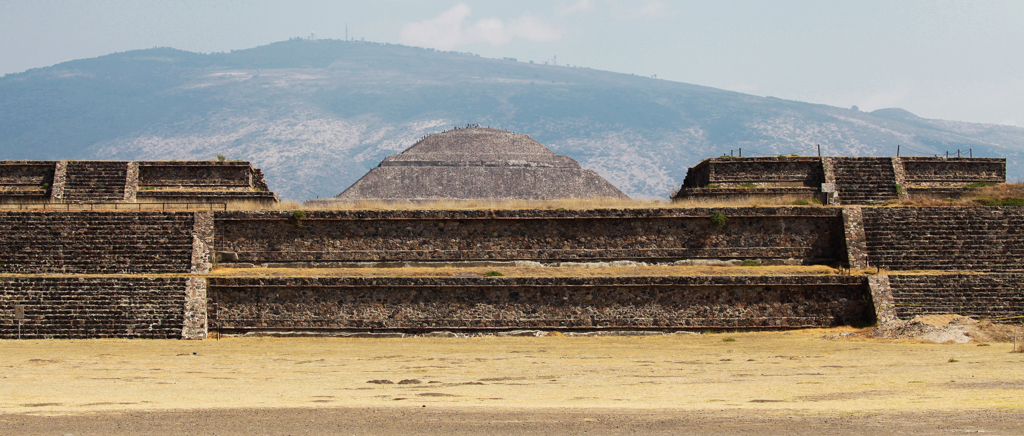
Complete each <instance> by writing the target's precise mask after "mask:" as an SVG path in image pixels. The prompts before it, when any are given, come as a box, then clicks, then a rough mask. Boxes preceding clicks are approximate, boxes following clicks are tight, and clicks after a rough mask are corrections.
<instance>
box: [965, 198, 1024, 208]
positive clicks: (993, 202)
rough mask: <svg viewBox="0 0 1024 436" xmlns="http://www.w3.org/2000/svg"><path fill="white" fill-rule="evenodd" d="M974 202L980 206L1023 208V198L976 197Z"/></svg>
mask: <svg viewBox="0 0 1024 436" xmlns="http://www.w3.org/2000/svg"><path fill="white" fill-rule="evenodd" d="M974 202H975V203H978V204H981V205H982V206H1024V198H1021V197H1006V198H996V197H978V198H975V199H974Z"/></svg>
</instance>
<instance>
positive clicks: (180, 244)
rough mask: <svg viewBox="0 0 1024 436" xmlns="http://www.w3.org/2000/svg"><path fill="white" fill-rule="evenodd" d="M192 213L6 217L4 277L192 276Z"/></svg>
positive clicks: (0, 230)
mask: <svg viewBox="0 0 1024 436" xmlns="http://www.w3.org/2000/svg"><path fill="white" fill-rule="evenodd" d="M193 223H194V218H193V214H192V213H189V212H118V213H110V212H76V213H59V212H0V273H20V274H40V273H43V274H45V273H64V274H143V273H151V274H155V273H188V272H189V271H190V270H191V266H192V227H193Z"/></svg>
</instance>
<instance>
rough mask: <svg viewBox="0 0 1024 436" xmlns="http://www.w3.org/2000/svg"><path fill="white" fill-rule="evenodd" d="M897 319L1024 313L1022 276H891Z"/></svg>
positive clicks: (978, 317)
mask: <svg viewBox="0 0 1024 436" xmlns="http://www.w3.org/2000/svg"><path fill="white" fill-rule="evenodd" d="M889 283H890V286H891V288H892V294H893V303H894V304H895V306H896V316H897V317H899V318H900V319H912V318H913V317H915V316H918V315H937V314H949V313H955V314H958V315H963V316H969V317H971V318H974V319H993V318H996V319H998V318H1010V317H1016V316H1020V315H1021V314H1024V294H1021V292H1020V289H1021V286H1022V285H1024V275H1022V274H951V275H890V276H889Z"/></svg>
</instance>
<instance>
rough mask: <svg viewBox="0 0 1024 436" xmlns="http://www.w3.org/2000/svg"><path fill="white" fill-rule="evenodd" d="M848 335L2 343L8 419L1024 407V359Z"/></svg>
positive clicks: (0, 387)
mask: <svg viewBox="0 0 1024 436" xmlns="http://www.w3.org/2000/svg"><path fill="white" fill-rule="evenodd" d="M851 330H852V329H849V328H844V329H831V330H804V331H793V332H761V333H728V334H705V335H664V336H648V337H635V336H634V337H562V336H557V335H554V336H549V337H539V338H537V337H473V338H422V337H419V338H391V339H366V338H225V339H222V340H206V341H199V342H189V341H167V340H152V341H140V340H134V341H133V340H80V341H67V340H49V341H37V340H31V341H0V349H2V353H0V365H2V366H3V368H4V371H3V375H2V377H3V379H2V383H0V409H2V410H4V411H5V412H7V413H40V414H81V413H91V412H98V411H131V410H190V409H215V408H270V407H374V408H376V407H382V408H387V407H408V406H410V405H415V406H416V407H419V406H420V405H430V406H431V407H437V406H441V407H448V408H454V409H460V408H462V409H467V408H479V407H488V408H502V407H518V408H538V409H540V408H565V407H572V408H581V409H586V408H594V409H597V408H615V409H619V410H623V409H664V410H677V411H689V410H695V411H700V410H705V411H762V412H771V411H776V410H786V411H790V413H808V414H816V413H861V412H868V413H870V412H894V411H902V412H913V411H942V410H949V411H951V410H959V409H977V408H996V409H1000V408H1002V409H1013V410H1021V409H1022V408H1024V396H1021V395H1020V392H1021V389H1022V388H1024V378H1022V377H1021V375H1020V368H1021V364H1022V363H1024V354H1015V353H1010V352H1009V351H1010V347H1011V345H1010V344H991V346H986V347H979V346H977V345H976V344H962V345H952V344H949V345H939V344H924V343H916V342H908V341H877V340H874V341H872V340H828V339H823V336H824V335H829V334H835V333H838V332H842V331H851ZM727 338H732V339H734V340H732V341H729V340H727ZM951 359H952V360H953V361H955V362H951ZM403 380H405V382H404V383H403ZM371 381H378V382H376V383H371ZM388 382H390V383H388Z"/></svg>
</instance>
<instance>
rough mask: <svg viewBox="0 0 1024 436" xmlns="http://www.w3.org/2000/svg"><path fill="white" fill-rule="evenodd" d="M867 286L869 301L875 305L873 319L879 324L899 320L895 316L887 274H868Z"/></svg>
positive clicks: (894, 305) (894, 306)
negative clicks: (869, 291)
mask: <svg viewBox="0 0 1024 436" xmlns="http://www.w3.org/2000/svg"><path fill="white" fill-rule="evenodd" d="M868 288H869V289H870V290H871V301H872V302H873V303H874V305H875V319H876V320H878V323H879V324H887V323H890V322H893V321H899V318H897V317H896V304H895V303H894V302H893V298H892V288H891V287H890V286H889V276H887V275H878V276H868Z"/></svg>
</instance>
